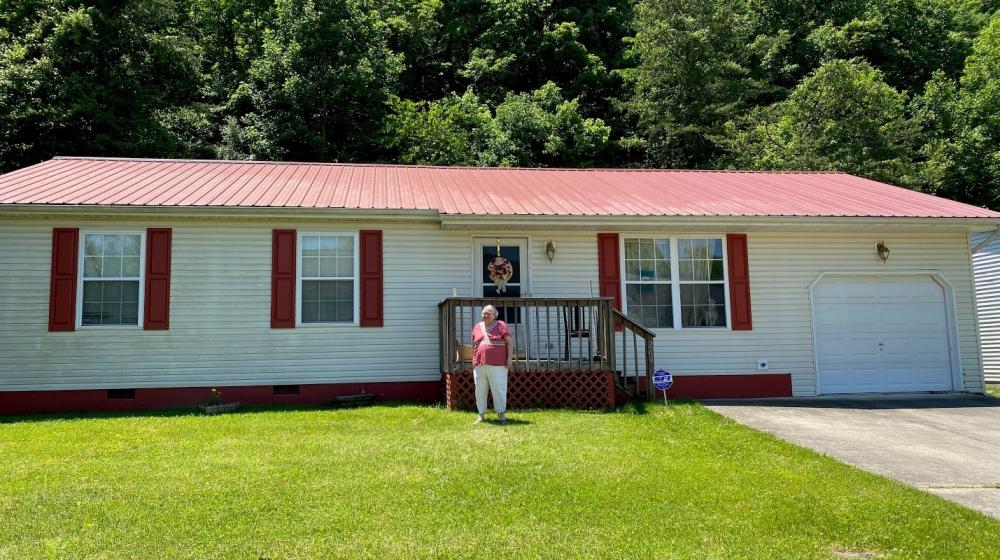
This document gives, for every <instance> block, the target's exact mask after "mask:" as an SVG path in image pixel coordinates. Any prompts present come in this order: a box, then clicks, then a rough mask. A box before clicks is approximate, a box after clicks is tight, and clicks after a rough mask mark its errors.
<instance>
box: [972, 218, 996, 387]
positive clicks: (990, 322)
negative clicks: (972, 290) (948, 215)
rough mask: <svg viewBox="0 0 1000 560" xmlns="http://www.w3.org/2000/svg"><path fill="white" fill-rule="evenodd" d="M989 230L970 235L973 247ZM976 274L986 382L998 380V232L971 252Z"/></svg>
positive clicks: (980, 334)
mask: <svg viewBox="0 0 1000 560" xmlns="http://www.w3.org/2000/svg"><path fill="white" fill-rule="evenodd" d="M989 235H990V233H980V234H977V235H974V236H972V240H971V242H972V247H976V246H977V245H979V244H980V243H982V242H983V241H984V240H985V239H986V238H987V237H988V236H989ZM972 265H973V267H974V269H975V274H976V309H977V311H978V313H979V338H980V340H981V343H982V350H983V372H984V374H985V376H986V381H987V382H988V383H1000V235H998V236H994V237H993V239H992V240H991V241H990V242H989V243H987V244H986V245H985V246H984V247H982V248H981V249H980V250H979V252H978V253H976V254H974V255H972Z"/></svg>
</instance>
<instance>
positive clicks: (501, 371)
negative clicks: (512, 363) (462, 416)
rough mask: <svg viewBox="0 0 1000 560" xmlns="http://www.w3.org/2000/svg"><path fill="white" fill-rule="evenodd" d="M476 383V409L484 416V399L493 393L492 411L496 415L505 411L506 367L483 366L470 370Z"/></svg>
mask: <svg viewBox="0 0 1000 560" xmlns="http://www.w3.org/2000/svg"><path fill="white" fill-rule="evenodd" d="M472 379H473V380H475V382H476V408H477V409H479V414H486V398H487V397H488V396H489V394H490V393H491V392H492V393H493V409H494V410H496V411H497V414H503V413H504V412H506V411H507V367H506V366H488V365H486V364H483V365H481V366H476V367H474V368H472Z"/></svg>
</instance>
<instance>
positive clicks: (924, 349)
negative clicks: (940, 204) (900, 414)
mask: <svg viewBox="0 0 1000 560" xmlns="http://www.w3.org/2000/svg"><path fill="white" fill-rule="evenodd" d="M948 324H949V321H948V315H947V305H946V304H945V290H944V288H943V287H942V286H941V285H940V284H938V283H937V282H936V281H935V280H934V279H933V278H931V277H930V276H897V277H893V276H857V277H841V278H837V277H831V278H825V279H822V280H821V281H820V282H819V283H818V284H817V285H816V286H814V287H813V328H814V329H815V335H816V364H817V368H818V372H817V375H818V377H819V387H818V389H819V392H820V393H821V394H831V393H887V392H906V391H949V390H952V389H953V382H952V366H951V363H952V360H951V347H950V346H951V345H950V342H949V341H950V336H949V331H948Z"/></svg>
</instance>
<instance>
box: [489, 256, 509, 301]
mask: <svg viewBox="0 0 1000 560" xmlns="http://www.w3.org/2000/svg"><path fill="white" fill-rule="evenodd" d="M489 270H490V280H492V281H493V283H494V284H496V285H497V292H499V293H504V292H506V291H507V282H509V281H510V279H511V277H512V276H514V267H513V266H511V264H510V261H509V260H507V259H506V258H505V257H500V256H498V257H497V258H495V259H493V260H492V261H490V264H489Z"/></svg>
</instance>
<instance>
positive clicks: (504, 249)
mask: <svg viewBox="0 0 1000 560" xmlns="http://www.w3.org/2000/svg"><path fill="white" fill-rule="evenodd" d="M476 253H477V255H478V257H477V263H476V270H477V272H476V291H477V294H476V295H478V296H480V297H484V298H492V297H507V298H512V297H521V296H524V295H526V294H527V293H528V267H527V264H528V240H527V239H516V238H514V239H512V238H504V237H501V238H500V256H502V257H504V258H506V259H507V260H508V261H510V265H511V268H513V269H514V275H513V276H511V277H510V280H509V281H508V282H507V286H506V291H504V292H500V291H499V288H498V287H497V285H496V284H494V283H493V280H490V269H489V265H490V263H491V262H493V259H495V258H496V257H497V238H495V237H493V238H488V239H487V238H476Z"/></svg>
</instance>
